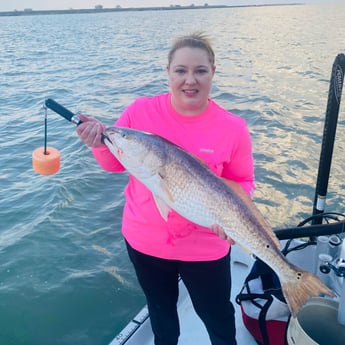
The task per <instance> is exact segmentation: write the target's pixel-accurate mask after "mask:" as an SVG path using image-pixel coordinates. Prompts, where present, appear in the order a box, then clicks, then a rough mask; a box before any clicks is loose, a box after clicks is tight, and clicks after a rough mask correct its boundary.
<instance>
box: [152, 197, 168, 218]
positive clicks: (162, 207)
mask: <svg viewBox="0 0 345 345" xmlns="http://www.w3.org/2000/svg"><path fill="white" fill-rule="evenodd" d="M153 199H154V200H155V203H156V206H157V208H158V211H159V213H160V215H161V216H162V218H163V219H164V220H165V221H166V222H167V221H168V214H169V212H170V210H171V208H170V207H169V206H168V205H167V204H166V203H165V202H164V200H162V199H161V198H159V197H158V196H156V195H153Z"/></svg>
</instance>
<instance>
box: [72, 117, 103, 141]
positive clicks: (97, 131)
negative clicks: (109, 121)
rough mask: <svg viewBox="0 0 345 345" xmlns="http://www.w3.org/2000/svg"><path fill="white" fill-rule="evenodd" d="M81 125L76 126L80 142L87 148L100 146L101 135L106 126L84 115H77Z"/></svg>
mask: <svg viewBox="0 0 345 345" xmlns="http://www.w3.org/2000/svg"><path fill="white" fill-rule="evenodd" d="M79 118H80V120H81V121H82V123H81V124H80V125H78V126H77V134H78V135H79V138H80V139H81V141H82V142H83V143H84V144H86V145H87V146H89V147H99V146H102V145H103V143H102V133H103V131H104V129H105V128H106V126H105V125H104V124H103V123H102V122H100V121H99V120H97V119H95V118H94V117H89V116H85V115H81V114H80V115H79Z"/></svg>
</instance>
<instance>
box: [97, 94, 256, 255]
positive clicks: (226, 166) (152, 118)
mask: <svg viewBox="0 0 345 345" xmlns="http://www.w3.org/2000/svg"><path fill="white" fill-rule="evenodd" d="M115 125H117V126H121V127H130V128H135V129H138V130H143V131H146V132H150V133H153V134H157V135H160V136H162V137H163V138H166V139H168V140H170V141H171V142H173V143H175V144H177V145H178V146H180V147H182V148H184V149H185V150H186V151H189V152H190V153H193V154H194V155H195V156H197V157H199V158H200V159H201V160H203V161H204V162H205V163H206V164H207V165H208V167H209V168H210V169H211V170H212V171H213V172H215V173H216V174H217V175H219V176H221V177H223V178H226V179H229V180H233V181H235V182H238V183H239V184H241V185H242V187H243V188H244V189H245V190H246V191H247V193H248V194H251V193H252V191H253V189H254V168H253V156H252V143H251V138H250V134H249V131H248V128H247V125H246V122H245V120H244V119H242V118H240V117H238V116H236V115H234V114H231V113H229V112H228V111H226V110H225V109H223V108H222V107H220V106H219V105H217V104H216V103H215V102H214V101H212V100H209V104H208V107H207V109H206V110H205V111H204V112H203V113H201V114H199V115H197V116H183V115H181V114H179V113H177V112H176V111H175V110H174V108H173V107H172V105H171V102H170V94H162V95H158V96H155V97H142V98H139V99H137V100H136V101H134V102H133V103H132V104H131V105H130V106H129V107H128V108H127V109H126V110H125V111H124V113H123V114H122V115H121V117H120V118H119V119H118V120H117V121H116V123H115ZM92 152H93V154H94V156H95V158H96V160H97V161H98V163H99V164H100V166H101V167H102V168H103V169H104V170H107V171H111V172H121V171H124V168H123V167H122V165H121V164H120V163H119V162H118V161H117V159H116V158H115V157H114V156H113V155H112V154H111V152H110V151H109V150H108V148H107V147H106V146H101V147H98V148H93V149H92ZM125 197H126V203H125V206H124V212H123V222H122V232H123V236H124V237H125V239H126V240H127V241H128V242H129V244H130V245H131V246H132V247H133V248H134V249H136V250H138V251H139V252H141V253H144V254H147V255H151V256H155V257H159V258H165V259H172V260H183V261H206V260H216V259H219V258H221V257H223V256H225V255H226V254H227V252H228V250H229V244H228V242H227V241H225V240H222V239H220V238H219V236H217V235H216V234H215V233H214V232H213V231H211V230H210V229H208V228H205V227H202V226H199V225H196V224H194V223H192V222H189V221H188V220H187V219H185V218H183V217H182V216H180V215H178V214H177V213H176V212H175V211H173V210H171V211H170V213H169V216H168V221H165V220H164V219H163V218H162V217H161V215H160V213H159V211H158V209H157V206H156V204H155V201H154V199H153V197H152V193H151V192H150V191H149V190H148V189H147V188H146V187H145V186H144V185H143V184H142V183H141V182H139V181H138V180H137V179H136V178H135V177H133V176H131V175H129V183H128V185H127V186H126V188H125Z"/></svg>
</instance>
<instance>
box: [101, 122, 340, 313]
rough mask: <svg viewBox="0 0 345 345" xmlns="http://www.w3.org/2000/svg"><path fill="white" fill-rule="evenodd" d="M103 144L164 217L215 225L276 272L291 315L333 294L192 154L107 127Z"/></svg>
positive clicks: (241, 195)
mask: <svg viewBox="0 0 345 345" xmlns="http://www.w3.org/2000/svg"><path fill="white" fill-rule="evenodd" d="M103 140H104V143H105V144H106V145H107V146H108V148H109V149H110V151H111V152H112V153H113V154H114V156H115V157H116V158H117V159H118V160H119V161H120V162H121V163H122V165H123V166H124V167H125V168H126V169H127V171H128V172H129V173H130V174H132V175H133V176H135V177H136V178H137V179H138V180H139V181H141V182H142V183H143V184H144V185H145V186H146V187H147V188H148V189H149V190H150V191H151V192H152V194H153V196H154V199H155V201H156V204H157V207H158V209H159V211H160V213H161V215H162V217H163V218H164V219H167V215H168V212H169V210H170V209H173V210H175V211H176V212H177V213H179V214H180V215H181V216H183V217H185V218H187V219H188V220H190V221H192V222H194V223H196V224H199V225H201V226H205V227H213V226H221V227H222V228H223V229H224V231H225V233H226V234H227V235H228V236H229V237H231V238H232V239H233V240H235V241H236V242H237V243H239V244H240V245H242V246H243V247H245V248H246V249H248V250H249V251H250V252H252V253H253V254H254V255H256V256H257V257H258V258H260V259H261V260H263V261H264V262H266V263H267V264H268V265H269V266H270V267H271V268H272V269H273V270H274V271H275V272H276V273H277V275H278V277H279V279H280V282H281V286H282V290H283V293H284V296H285V299H286V301H287V304H288V306H289V309H290V311H291V314H292V315H293V316H296V315H297V313H298V311H299V310H300V308H301V307H302V306H303V305H304V303H305V302H306V301H307V300H308V299H309V297H311V296H317V295H319V294H321V293H324V294H328V295H331V296H334V293H333V292H332V291H331V290H329V289H328V288H327V287H326V286H325V285H324V284H323V283H322V282H321V281H320V280H319V279H318V278H317V277H315V276H314V275H313V274H311V273H309V272H306V271H303V270H301V269H300V268H298V267H296V266H294V265H292V264H291V263H289V262H288V261H287V260H286V258H285V256H284V255H282V253H281V251H280V243H279V240H278V239H277V237H276V236H275V234H274V232H273V231H272V229H271V227H270V226H269V225H268V223H267V222H266V221H265V219H264V217H263V216H262V215H261V213H260V211H259V210H258V209H257V208H256V206H255V205H254V203H253V202H252V200H251V199H250V197H249V196H247V194H246V193H245V192H244V191H243V190H242V189H241V188H240V187H238V185H237V184H235V183H233V184H228V183H225V182H224V180H223V179H221V178H220V177H218V176H217V175H215V174H214V173H213V172H212V171H210V170H209V169H208V167H207V166H205V165H204V164H203V163H202V162H200V161H199V159H198V158H196V157H194V156H193V155H191V154H189V153H187V152H186V151H184V150H183V149H181V148H179V147H178V146H176V145H175V144H173V143H171V142H169V141H167V140H165V139H163V138H161V137H160V136H157V135H153V134H150V133H146V132H142V131H138V130H134V129H129V128H122V127H109V128H107V129H106V130H105V131H104V133H103Z"/></svg>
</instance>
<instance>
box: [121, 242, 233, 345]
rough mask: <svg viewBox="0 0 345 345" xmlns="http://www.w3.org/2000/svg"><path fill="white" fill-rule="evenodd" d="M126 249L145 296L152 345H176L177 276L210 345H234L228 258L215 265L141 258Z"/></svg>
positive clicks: (216, 262) (178, 331) (212, 263)
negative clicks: (151, 333) (186, 290)
mask: <svg viewBox="0 0 345 345" xmlns="http://www.w3.org/2000/svg"><path fill="white" fill-rule="evenodd" d="M127 249H128V254H129V257H130V259H131V261H132V263H133V265H134V268H135V271H136V274H137V278H138V281H139V283H140V285H141V287H142V289H143V291H144V293H145V296H146V300H147V306H148V310H149V315H150V320H151V325H152V330H153V333H154V336H155V345H176V344H177V342H178V337H179V335H180V326H179V320H178V315H177V308H176V303H177V299H178V277H179V276H181V278H182V280H183V282H184V284H185V285H186V287H187V289H188V292H189V295H190V297H191V300H192V303H193V306H194V309H195V311H196V313H197V314H198V315H199V317H200V318H201V320H202V321H203V323H204V324H205V326H206V329H207V331H208V334H209V336H210V339H211V343H212V345H236V340H235V317H234V307H233V305H232V303H231V302H230V290H231V277H230V254H228V255H226V256H225V257H224V258H222V259H220V260H215V261H201V262H200V261H198V262H185V261H177V260H165V259H160V258H156V257H153V256H149V255H145V254H142V253H140V252H138V251H136V250H134V249H133V248H132V247H131V246H130V245H129V244H128V243H127ZM190 344H192V339H191V341H190Z"/></svg>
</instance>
